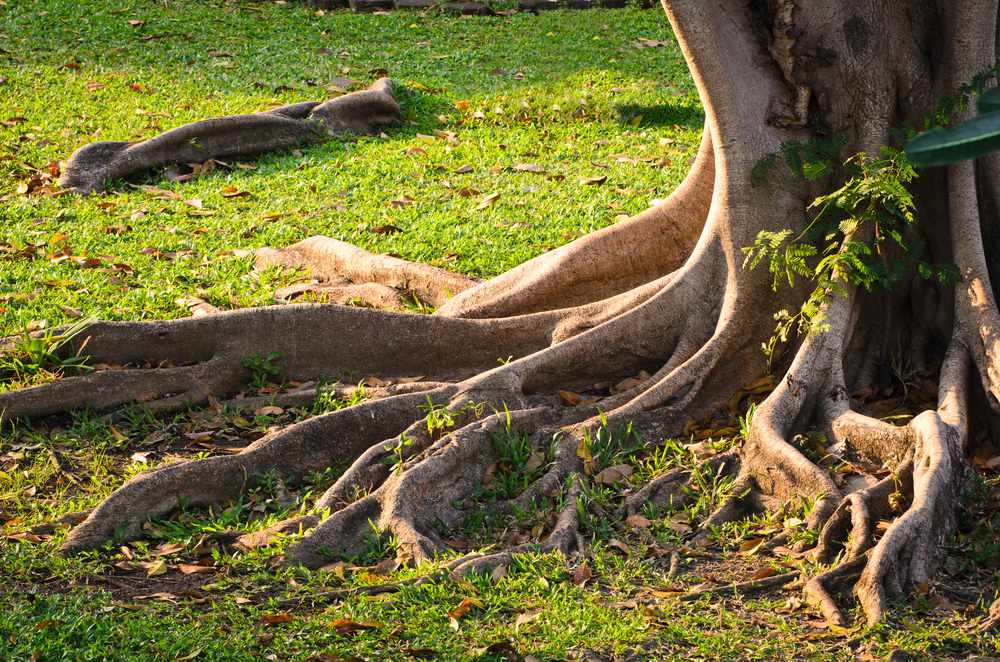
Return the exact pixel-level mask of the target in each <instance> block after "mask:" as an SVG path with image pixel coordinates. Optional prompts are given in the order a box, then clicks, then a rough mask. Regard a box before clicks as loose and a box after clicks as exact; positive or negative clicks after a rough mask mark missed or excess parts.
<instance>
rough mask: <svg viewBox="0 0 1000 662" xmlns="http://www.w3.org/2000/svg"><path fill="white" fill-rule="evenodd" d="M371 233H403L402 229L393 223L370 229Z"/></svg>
mask: <svg viewBox="0 0 1000 662" xmlns="http://www.w3.org/2000/svg"><path fill="white" fill-rule="evenodd" d="M368 230H369V232H374V233H375V234H395V233H397V232H402V231H403V230H402V228H399V227H397V226H395V225H392V224H391V223H389V224H386V225H377V226H375V227H373V228H368Z"/></svg>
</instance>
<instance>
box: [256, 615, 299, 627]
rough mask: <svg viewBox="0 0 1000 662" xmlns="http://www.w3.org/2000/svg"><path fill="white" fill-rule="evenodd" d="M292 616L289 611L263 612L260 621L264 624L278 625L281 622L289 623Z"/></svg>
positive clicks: (292, 618)
mask: <svg viewBox="0 0 1000 662" xmlns="http://www.w3.org/2000/svg"><path fill="white" fill-rule="evenodd" d="M293 620H295V619H294V617H293V616H292V615H291V614H289V613H285V612H282V613H278V614H264V615H263V616H261V617H260V622H261V623H263V624H264V625H279V624H281V623H291V622H292V621H293Z"/></svg>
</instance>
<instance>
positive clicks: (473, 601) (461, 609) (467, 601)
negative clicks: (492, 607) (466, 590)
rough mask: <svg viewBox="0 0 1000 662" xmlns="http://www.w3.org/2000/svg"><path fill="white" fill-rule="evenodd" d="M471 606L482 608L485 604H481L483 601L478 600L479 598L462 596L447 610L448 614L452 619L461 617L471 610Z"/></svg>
mask: <svg viewBox="0 0 1000 662" xmlns="http://www.w3.org/2000/svg"><path fill="white" fill-rule="evenodd" d="M473 607H477V608H479V609H483V608H485V605H484V604H483V601H482V600H480V599H479V598H471V597H466V598H462V601H461V602H460V603H458V606H457V607H454V608H453V609H451V610H449V611H448V616H449V617H451V618H454V619H459V618H462V617H463V616H465V615H466V614H468V613H469V612H470V611H472V608H473Z"/></svg>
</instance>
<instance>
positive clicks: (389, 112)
mask: <svg viewBox="0 0 1000 662" xmlns="http://www.w3.org/2000/svg"><path fill="white" fill-rule="evenodd" d="M393 88H394V86H393V83H392V81H391V80H389V79H388V78H381V79H379V80H377V81H375V83H373V84H372V85H371V87H369V88H368V89H366V90H362V91H360V92H352V93H350V94H345V95H344V96H341V97H337V98H334V99H331V100H329V101H325V102H323V103H319V102H315V101H307V102H303V103H296V104H291V105H288V106H281V107H280V108H274V109H272V110H268V111H265V112H260V113H253V114H250V115H233V116H229V117H218V118H214V119H208V120H202V121H200V122H193V123H191V124H186V125H184V126H180V127H177V128H176V129H171V130H170V131H167V132H165V133H162V134H160V135H158V136H156V137H154V138H150V139H149V140H144V141H142V142H139V143H128V142H110V141H102V142H96V143H91V144H89V145H85V146H84V147H81V148H80V149H78V150H76V151H75V152H74V153H73V155H72V156H71V157H70V158H69V161H68V162H67V164H66V168H65V169H64V170H63V175H62V178H61V179H60V180H59V183H60V184H61V185H62V186H64V187H66V188H69V189H73V190H75V191H77V192H79V193H94V192H98V191H103V190H104V188H105V187H106V186H107V185H108V183H109V182H111V181H112V180H115V179H120V178H122V177H128V176H129V175H133V174H136V173H140V172H144V171H147V170H151V169H153V168H159V167H162V166H165V165H170V164H174V163H203V162H205V161H208V160H209V159H222V158H233V157H241V156H256V155H258V154H262V153H264V152H272V151H275V150H282V149H291V148H292V147H299V146H301V145H304V144H309V143H317V142H322V141H324V140H327V139H329V137H330V136H333V135H337V134H341V133H344V132H352V133H372V132H377V131H378V130H379V129H381V128H382V127H385V126H388V125H390V124H394V123H396V122H398V121H399V117H400V109H399V104H398V103H397V102H396V98H395V91H394V89H393Z"/></svg>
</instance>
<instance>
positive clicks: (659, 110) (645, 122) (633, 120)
mask: <svg viewBox="0 0 1000 662" xmlns="http://www.w3.org/2000/svg"><path fill="white" fill-rule="evenodd" d="M615 110H617V111H618V118H619V119H620V120H621V121H622V122H623V123H624V124H631V125H633V126H675V125H676V126H683V127H688V128H691V129H699V128H701V126H702V124H704V122H705V113H704V112H703V111H702V110H701V109H700V108H695V107H693V106H688V105H683V104H659V105H655V106H643V105H637V104H623V105H621V106H617V107H616V108H615Z"/></svg>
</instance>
